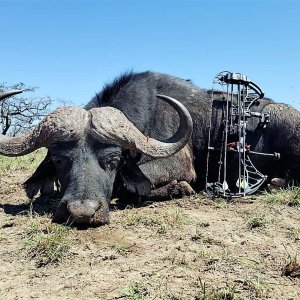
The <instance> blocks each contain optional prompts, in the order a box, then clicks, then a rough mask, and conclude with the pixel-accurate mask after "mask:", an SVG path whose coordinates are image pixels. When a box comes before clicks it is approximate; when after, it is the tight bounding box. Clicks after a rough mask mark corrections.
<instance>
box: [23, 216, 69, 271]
mask: <svg viewBox="0 0 300 300" xmlns="http://www.w3.org/2000/svg"><path fill="white" fill-rule="evenodd" d="M71 244H72V240H71V229H70V227H67V226H64V225H60V224H55V223H51V220H50V219H48V218H43V217H40V216H34V217H33V216H31V218H30V224H29V228H28V230H27V232H26V235H25V239H24V250H25V252H26V256H27V257H29V258H31V259H34V260H35V262H36V265H37V267H43V266H46V265H48V264H53V263H57V262H59V261H61V260H62V259H63V258H64V257H66V256H67V254H68V253H69V250H70V247H71Z"/></svg>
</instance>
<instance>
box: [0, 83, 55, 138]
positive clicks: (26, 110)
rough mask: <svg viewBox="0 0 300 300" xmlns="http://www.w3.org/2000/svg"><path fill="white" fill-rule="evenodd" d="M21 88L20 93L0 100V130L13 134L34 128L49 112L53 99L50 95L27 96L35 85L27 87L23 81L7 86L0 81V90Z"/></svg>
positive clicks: (33, 89)
mask: <svg viewBox="0 0 300 300" xmlns="http://www.w3.org/2000/svg"><path fill="white" fill-rule="evenodd" d="M12 89H18V90H23V93H22V94H18V95H15V96H13V97H9V98H6V99H4V100H2V101H0V132H1V133H2V134H3V135H10V136H15V135H17V134H20V133H24V132H27V131H28V130H30V129H32V128H34V127H35V126H36V123H37V122H38V121H40V120H41V119H42V118H43V117H45V116H46V115H47V114H48V113H49V108H50V105H51V104H52V103H53V100H52V99H51V98H50V97H28V96H27V95H28V92H35V91H36V89H37V87H28V86H26V85H25V84H24V83H18V84H15V85H12V86H7V85H6V84H5V83H0V91H8V90H12Z"/></svg>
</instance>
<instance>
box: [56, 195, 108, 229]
mask: <svg viewBox="0 0 300 300" xmlns="http://www.w3.org/2000/svg"><path fill="white" fill-rule="evenodd" d="M68 202H69V203H68V204H66V201H64V199H62V200H61V202H60V204H59V205H58V207H57V209H56V211H55V213H54V216H53V221H54V222H58V223H66V224H71V225H78V226H92V227H98V226H101V225H106V224H109V207H108V204H107V202H106V201H101V202H99V200H98V201H95V200H92V201H89V200H85V201H68ZM96 203H98V204H96ZM99 203H100V204H99Z"/></svg>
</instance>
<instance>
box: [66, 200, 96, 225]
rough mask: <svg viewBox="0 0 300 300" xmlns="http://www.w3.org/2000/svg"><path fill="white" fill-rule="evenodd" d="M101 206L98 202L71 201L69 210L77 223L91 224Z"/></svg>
mask: <svg viewBox="0 0 300 300" xmlns="http://www.w3.org/2000/svg"><path fill="white" fill-rule="evenodd" d="M98 207H99V204H98V203H97V202H96V201H89V200H85V201H80V200H73V201H69V203H68V205H67V208H68V211H69V212H70V213H71V215H72V217H73V218H74V221H75V222H76V223H89V220H90V219H91V218H92V217H93V216H94V214H95V212H96V210H97V209H98Z"/></svg>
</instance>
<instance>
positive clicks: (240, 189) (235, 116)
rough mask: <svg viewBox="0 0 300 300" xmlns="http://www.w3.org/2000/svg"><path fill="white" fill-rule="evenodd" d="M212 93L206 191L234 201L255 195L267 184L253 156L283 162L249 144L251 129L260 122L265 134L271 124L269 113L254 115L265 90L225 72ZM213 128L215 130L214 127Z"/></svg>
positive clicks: (235, 74) (243, 76)
mask: <svg viewBox="0 0 300 300" xmlns="http://www.w3.org/2000/svg"><path fill="white" fill-rule="evenodd" d="M214 84H218V85H220V86H221V87H222V92H220V91H215V90H214V89H213V90H212V93H211V97H212V115H211V121H210V128H209V139H208V148H207V149H208V151H207V170H206V191H207V193H208V194H209V196H210V197H212V198H213V197H223V198H233V197H241V196H246V195H250V194H253V193H254V192H256V191H257V190H258V189H259V187H261V185H262V184H263V183H264V182H265V181H266V179H267V176H266V175H263V174H262V173H261V172H260V171H259V170H258V169H257V168H256V167H255V166H254V165H253V163H252V161H251V159H250V156H251V155H260V156H265V157H269V158H274V159H279V158H280V154H279V153H274V154H271V153H260V152H254V151H251V150H250V148H251V145H248V144H247V125H248V121H249V119H251V118H257V120H258V123H259V126H260V128H261V130H263V129H264V128H265V127H266V126H267V125H268V123H269V122H270V115H269V113H260V112H254V111H251V107H253V106H255V105H258V104H259V102H258V100H259V99H262V98H263V97H264V93H263V92H262V90H261V89H260V88H259V87H258V86H257V85H256V84H255V83H253V82H252V81H250V80H249V79H248V78H247V76H245V75H242V74H240V73H231V72H221V73H219V74H218V75H217V76H216V77H215V79H214ZM212 124H213V125H214V126H212Z"/></svg>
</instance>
